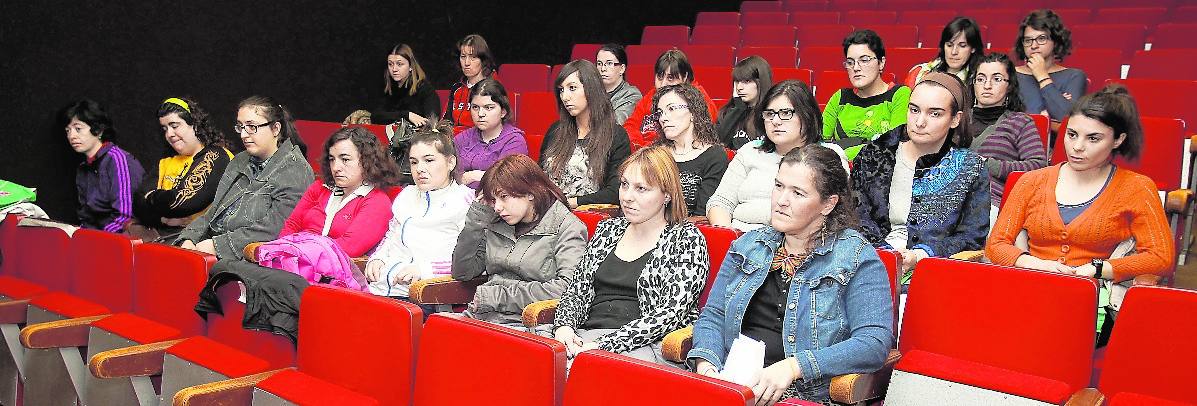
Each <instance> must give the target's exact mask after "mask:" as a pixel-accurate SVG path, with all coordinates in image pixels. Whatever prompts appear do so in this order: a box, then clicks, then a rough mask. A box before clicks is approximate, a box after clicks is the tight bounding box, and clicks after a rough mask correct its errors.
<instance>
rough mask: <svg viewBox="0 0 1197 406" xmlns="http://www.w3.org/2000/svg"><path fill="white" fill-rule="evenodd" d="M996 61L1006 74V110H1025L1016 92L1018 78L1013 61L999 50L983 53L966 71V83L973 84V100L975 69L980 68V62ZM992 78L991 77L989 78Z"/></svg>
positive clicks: (1020, 97) (975, 78)
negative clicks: (975, 63)
mask: <svg viewBox="0 0 1197 406" xmlns="http://www.w3.org/2000/svg"><path fill="white" fill-rule="evenodd" d="M990 62H997V63H1000V64H1002V69H1005V72H1004V73H1005V74H1006V110H1007V111H1023V110H1026V107H1025V105H1024V104H1023V103H1022V96H1021V95H1020V94H1019V93H1018V78H1017V77H1016V76H1015V71H1014V61H1011V60H1010V57H1009V56H1006V54H1003V53H1001V52H994V53H989V54H985V56H983V57H981V59H980V60H979V61H977V65H976V66H974V67H973V68H972V70H969V71H968V83H969V84H973V86H974V87H973V90H974V92H973V93H974V95H973V96H974V97H973V98H974V100H975V99H976V92H975V90H976V88H975V86H976V85H975V83H976V80H977V71H978V70H980V69H981V64H985V63H990ZM991 80H992V79H991Z"/></svg>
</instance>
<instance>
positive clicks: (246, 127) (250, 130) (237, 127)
mask: <svg viewBox="0 0 1197 406" xmlns="http://www.w3.org/2000/svg"><path fill="white" fill-rule="evenodd" d="M271 124H274V122H273V121H270V122H266V123H263V124H241V123H237V124H233V132H235V133H237V134H241V131H245V133H246V134H249V135H254V134H257V133H258V129H259V128H262V127H266V126H269V125H271Z"/></svg>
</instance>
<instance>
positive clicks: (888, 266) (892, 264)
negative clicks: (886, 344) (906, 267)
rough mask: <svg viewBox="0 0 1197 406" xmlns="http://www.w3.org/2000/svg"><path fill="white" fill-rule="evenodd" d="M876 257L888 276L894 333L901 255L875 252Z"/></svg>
mask: <svg viewBox="0 0 1197 406" xmlns="http://www.w3.org/2000/svg"><path fill="white" fill-rule="evenodd" d="M877 257H878V258H881V263H882V264H885V273H886V275H888V276H889V293H890V297H891V298H892V299H893V301H894V302H893V303H894V327H895V331H896V328H897V326H898V311H899V306H898V293H899V290H900V289H899V288H898V285H899V284H900V282H899V280H900V279H901V278H902V276H901V275H899V274H898V269H901V267H902V254H900V253H898V251H893V250H882V249H879V250H877Z"/></svg>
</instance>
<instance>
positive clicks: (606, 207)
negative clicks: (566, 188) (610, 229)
mask: <svg viewBox="0 0 1197 406" xmlns="http://www.w3.org/2000/svg"><path fill="white" fill-rule="evenodd" d="M574 210H577V211H590V212H595V213H602V214H606V215H607V216H609V217H619V216H622V215H623V209H620V208H619V206H617V205H614V204H583V205H581V206H578V207H576V208H574Z"/></svg>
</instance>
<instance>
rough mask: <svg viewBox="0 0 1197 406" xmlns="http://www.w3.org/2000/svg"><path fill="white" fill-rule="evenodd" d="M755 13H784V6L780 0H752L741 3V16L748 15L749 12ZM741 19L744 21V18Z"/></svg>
mask: <svg viewBox="0 0 1197 406" xmlns="http://www.w3.org/2000/svg"><path fill="white" fill-rule="evenodd" d="M753 11H782V4H781V1H779V0H772V1H763V0H750V1H745V2H741V3H740V13H741V15H743V14H748V12H753ZM740 18H741V19H743V18H744V17H740Z"/></svg>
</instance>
